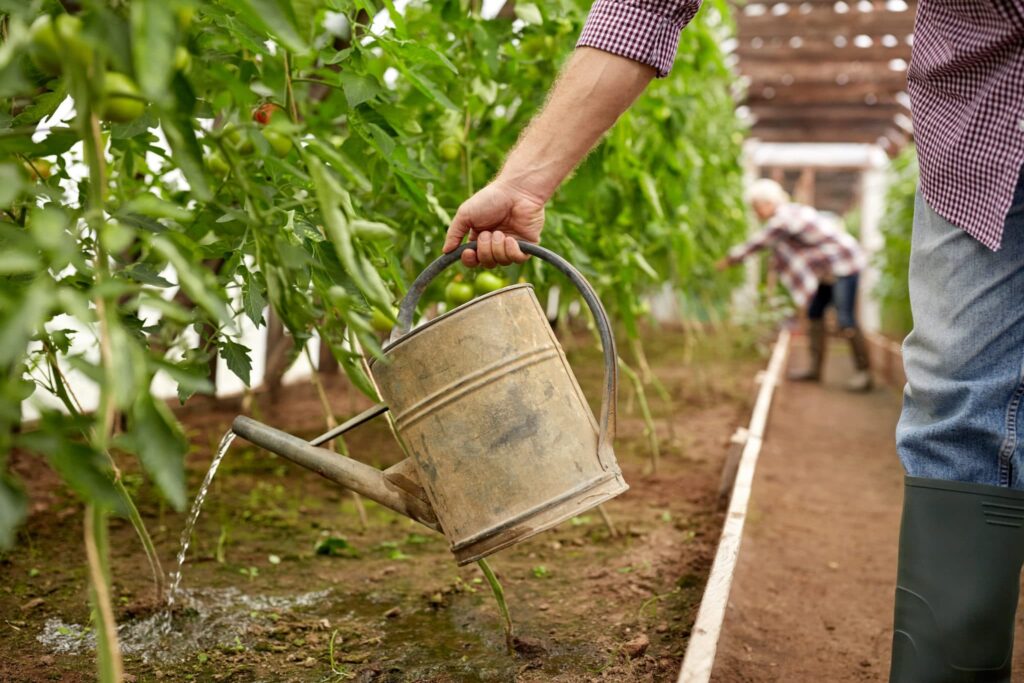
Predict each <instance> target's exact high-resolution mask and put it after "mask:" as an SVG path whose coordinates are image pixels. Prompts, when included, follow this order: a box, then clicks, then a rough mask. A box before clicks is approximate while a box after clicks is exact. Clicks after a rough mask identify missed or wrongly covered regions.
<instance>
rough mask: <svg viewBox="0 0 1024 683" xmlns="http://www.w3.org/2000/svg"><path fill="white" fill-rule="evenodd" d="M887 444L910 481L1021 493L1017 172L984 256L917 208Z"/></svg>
mask: <svg viewBox="0 0 1024 683" xmlns="http://www.w3.org/2000/svg"><path fill="white" fill-rule="evenodd" d="M910 305H911V310H912V312H913V316H914V330H913V331H912V332H911V333H910V335H909V336H908V337H907V339H906V341H905V342H904V344H903V363H904V366H905V369H906V374H907V386H906V389H905V390H904V395H903V413H902V415H901V416H900V421H899V425H898V426H897V428H896V447H897V450H898V451H899V455H900V460H901V461H902V462H903V467H904V468H905V469H906V472H907V474H908V475H910V476H914V477H925V478H929V479H945V480H954V481H964V482H970V483H975V484H988V485H992V486H1005V487H1011V488H1016V489H1024V169H1022V173H1021V177H1020V180H1019V181H1018V183H1017V188H1016V191H1015V193H1014V198H1013V204H1012V207H1011V209H1010V211H1009V213H1008V214H1007V217H1006V223H1005V232H1004V236H1003V247H1002V249H1000V250H999V251H997V252H992V251H990V250H989V249H988V248H986V247H985V246H983V245H982V244H981V243H979V242H977V241H976V240H974V239H973V238H972V237H970V236H969V235H967V234H966V233H965V232H963V231H961V230H960V229H958V228H956V227H955V226H953V225H951V224H950V223H949V222H948V221H947V220H945V219H944V218H942V217H941V216H939V215H938V214H937V213H935V212H934V211H932V209H931V208H930V207H929V206H928V205H927V203H925V201H924V198H923V197H922V196H921V193H920V191H919V192H918V195H917V200H916V205H915V209H914V232H913V238H912V240H911V255H910Z"/></svg>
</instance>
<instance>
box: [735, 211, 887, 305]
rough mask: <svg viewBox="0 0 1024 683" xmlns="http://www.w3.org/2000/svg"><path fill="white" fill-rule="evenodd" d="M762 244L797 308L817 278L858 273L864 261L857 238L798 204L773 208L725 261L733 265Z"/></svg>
mask: <svg viewBox="0 0 1024 683" xmlns="http://www.w3.org/2000/svg"><path fill="white" fill-rule="evenodd" d="M763 249H771V251H772V268H773V269H774V270H775V271H776V272H778V274H779V279H780V280H782V284H783V285H784V286H785V287H786V289H788V290H789V292H790V294H791V295H792V296H793V300H794V301H795V302H796V303H797V305H799V306H801V307H804V306H807V305H808V304H809V303H810V301H811V298H812V297H813V296H814V293H815V292H816V291H817V290H818V285H819V284H820V283H822V282H826V283H832V282H835V281H836V280H837V279H838V278H841V277H845V276H847V275H853V274H854V273H859V272H860V271H861V270H863V269H864V266H865V265H866V264H867V259H866V258H865V256H864V251H863V250H862V249H861V248H860V245H859V244H858V243H857V240H855V239H854V238H853V237H852V236H851V235H850V234H848V233H846V232H844V231H843V230H842V229H840V228H839V227H837V226H836V225H835V223H834V222H833V221H831V220H827V219H825V218H824V217H823V216H822V215H821V214H819V213H818V212H817V211H815V210H814V209H813V208H811V207H809V206H802V205H800V204H785V205H783V206H780V207H779V208H778V209H776V211H775V215H774V216H772V217H771V219H770V220H769V221H768V224H767V225H766V226H765V227H764V229H762V230H761V231H760V232H758V233H757V234H755V235H754V236H753V237H751V238H750V239H749V240H747V241H746V242H744V243H743V244H739V245H737V246H735V247H733V248H732V249H730V250H729V256H728V260H729V262H730V263H732V264H736V263H739V262H740V261H742V260H743V259H745V258H747V257H748V256H749V255H751V254H753V253H754V252H756V251H761V250H763Z"/></svg>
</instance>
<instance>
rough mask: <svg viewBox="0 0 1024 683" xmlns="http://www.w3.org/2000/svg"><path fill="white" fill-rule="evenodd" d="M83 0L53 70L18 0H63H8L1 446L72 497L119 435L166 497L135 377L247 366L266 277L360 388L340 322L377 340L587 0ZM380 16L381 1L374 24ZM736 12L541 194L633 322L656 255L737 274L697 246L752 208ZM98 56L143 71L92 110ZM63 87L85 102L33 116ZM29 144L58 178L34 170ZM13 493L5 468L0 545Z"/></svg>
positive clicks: (275, 302) (0, 240)
mask: <svg viewBox="0 0 1024 683" xmlns="http://www.w3.org/2000/svg"><path fill="white" fill-rule="evenodd" d="M81 5H82V7H81V11H80V12H78V16H79V17H80V18H81V21H82V26H83V28H82V30H81V31H80V32H72V33H68V34H67V35H65V34H62V33H61V32H59V31H58V34H59V35H58V38H59V47H58V52H59V54H60V57H61V61H62V62H63V64H64V70H63V73H62V74H61V75H59V76H55V77H51V76H48V75H46V74H44V73H42V72H41V71H40V70H39V69H38V68H36V66H35V64H34V61H33V59H32V58H31V57H32V55H31V53H32V49H33V48H32V45H33V43H32V41H31V40H30V37H29V26H30V25H31V24H32V23H33V21H35V20H36V19H37V17H39V16H40V15H41V14H51V15H55V16H56V15H60V14H63V13H64V12H65V10H64V8H63V7H62V6H61V5H59V4H58V3H56V2H55V1H54V0H32V1H31V2H25V1H24V0H0V11H2V12H3V13H4V14H5V18H4V21H3V30H4V42H3V45H2V47H0V98H2V99H0V102H2V107H0V160H2V161H0V208H2V210H3V212H2V222H0V283H2V288H0V370H2V372H0V471H3V467H2V465H3V462H4V461H5V460H6V459H7V454H8V453H9V452H10V450H11V449H12V448H15V447H20V448H23V449H28V450H30V451H32V452H35V453H38V454H40V455H41V456H43V457H46V458H47V459H48V460H49V462H50V464H51V465H52V466H53V467H54V468H55V469H56V470H57V471H58V472H59V473H60V474H61V475H62V477H63V478H64V479H65V480H66V481H67V483H68V484H70V485H71V486H72V487H74V488H75V489H76V490H77V491H78V492H79V493H80V494H81V495H82V496H83V497H84V498H85V499H86V500H88V501H91V502H93V503H96V504H98V505H101V506H103V507H104V508H106V509H110V510H113V511H116V512H121V513H125V514H130V501H126V499H125V496H126V494H124V493H123V492H119V490H118V489H117V487H116V477H115V476H114V474H115V472H116V469H115V467H116V462H117V459H118V458H121V457H124V456H129V455H132V454H134V455H135V456H137V457H138V459H139V460H140V462H141V465H142V467H143V469H144V470H145V471H146V472H147V473H148V474H149V475H150V477H151V478H152V480H153V481H154V482H155V483H156V485H157V486H158V487H159V489H160V491H161V492H162V493H163V495H164V497H165V498H166V499H167V500H168V501H169V502H170V503H171V504H172V505H173V506H174V507H175V508H178V509H181V508H182V507H183V506H184V505H185V503H186V491H185V486H184V481H185V479H184V469H183V455H184V451H185V448H186V441H185V439H184V437H183V435H182V431H181V428H180V426H179V425H178V424H177V422H176V420H175V419H174V417H173V415H172V413H171V412H170V410H169V409H168V408H167V406H166V405H165V404H164V403H163V402H162V401H159V400H155V399H154V398H153V397H152V395H151V393H150V386H151V383H152V381H153V377H154V375H155V374H156V373H158V372H164V373H167V374H169V375H170V376H171V377H172V378H174V379H175V380H176V381H177V382H178V384H179V394H180V397H181V399H182V400H186V399H187V398H188V397H189V396H191V395H192V394H194V393H196V392H210V391H211V390H212V388H213V387H212V384H211V383H210V381H209V379H208V376H209V365H210V361H211V358H212V357H213V356H214V355H215V354H220V355H221V356H223V357H224V358H225V360H226V361H227V365H228V367H229V368H230V369H231V370H232V371H233V372H235V373H236V374H237V375H238V376H239V377H241V378H242V379H243V380H244V381H246V382H248V381H249V373H250V368H251V359H250V357H249V356H250V350H249V349H247V348H246V347H244V346H243V345H242V344H241V342H240V340H239V335H238V329H239V325H238V323H239V320H240V319H241V318H242V317H243V316H245V317H247V318H249V319H250V320H251V321H252V322H253V323H255V324H257V325H261V324H264V323H265V320H264V310H265V306H267V305H269V306H271V307H272V308H273V309H274V311H276V313H277V314H278V315H279V316H280V318H281V319H282V320H283V322H284V324H285V326H286V327H287V329H288V331H289V332H290V334H292V335H293V336H294V337H295V338H296V340H297V341H298V342H299V344H300V345H301V343H302V342H304V341H305V340H307V339H308V338H309V337H310V336H311V335H313V334H314V333H319V334H320V335H321V336H322V337H323V338H324V339H325V340H326V341H327V342H328V343H329V344H330V346H331V349H332V351H333V353H334V355H335V356H336V358H337V359H338V360H339V362H340V363H341V365H342V367H343V368H344V369H345V371H346V373H347V374H348V376H349V377H350V379H351V380H352V382H353V383H355V385H357V386H358V387H360V388H361V389H363V390H365V391H368V392H369V391H372V389H371V388H370V387H369V385H368V382H367V379H366V378H365V377H364V376H363V374H362V369H361V366H360V363H359V362H358V356H357V355H356V354H355V353H354V351H353V349H354V348H355V345H354V344H353V342H354V341H356V340H358V342H359V343H360V345H361V346H362V348H364V349H366V350H367V351H369V352H373V351H374V350H375V349H376V348H377V337H376V336H375V335H374V334H373V331H372V329H371V327H370V325H369V318H370V315H371V312H372V310H373V309H374V308H376V309H378V310H379V312H380V313H382V314H384V315H386V316H389V317H390V316H391V315H392V313H391V311H392V308H391V307H392V305H393V304H394V302H396V301H397V299H398V298H400V297H401V295H402V293H403V292H404V290H405V288H406V285H407V283H408V282H409V280H410V278H411V277H412V276H414V275H415V274H416V273H417V272H418V271H419V270H420V269H421V268H422V267H423V266H424V264H426V263H428V262H429V261H431V260H432V259H433V258H434V257H436V256H437V255H438V254H439V250H440V245H441V242H442V238H443V235H444V229H445V227H446V223H447V220H448V216H449V215H450V214H452V213H453V212H454V210H455V208H456V207H457V206H458V205H459V204H460V203H461V201H462V200H463V199H465V198H466V197H467V196H468V195H469V194H470V193H472V192H473V191H474V190H475V189H479V187H481V186H482V185H483V184H484V183H486V182H487V181H488V179H489V178H491V177H492V176H493V175H494V174H495V173H496V172H497V170H498V168H499V166H500V163H501V161H502V158H503V157H504V155H505V154H506V153H507V150H508V149H509V148H510V147H511V146H512V145H513V144H514V142H515V140H516V138H517V136H518V135H519V133H520V131H521V130H522V128H523V127H524V126H525V124H526V123H527V122H528V120H529V119H530V117H531V116H532V115H533V114H535V113H536V111H537V109H538V107H539V106H540V105H541V104H542V102H543V98H544V95H545V93H546V91H547V88H548V86H549V85H550V83H551V82H552V80H553V79H554V77H555V75H556V73H557V71H558V69H559V67H560V65H561V63H562V61H563V60H564V59H565V58H566V57H567V56H568V55H569V54H570V52H571V50H572V47H573V44H574V40H575V37H576V36H577V35H578V33H579V30H580V28H581V26H582V22H583V20H584V18H585V16H586V11H587V9H588V5H589V3H586V2H583V1H579V0H560V1H558V2H552V3H545V4H544V5H543V8H540V7H538V6H537V5H533V4H527V3H519V4H518V5H517V7H516V14H517V16H518V17H519V20H518V21H515V22H513V21H510V20H507V19H500V18H499V19H483V18H482V17H481V16H480V14H479V9H478V6H477V5H474V4H472V3H470V2H467V1H464V0H444V1H439V2H430V3H426V2H413V3H411V4H410V5H409V6H408V7H406V8H405V10H404V11H403V12H398V11H396V9H395V7H394V6H393V5H392V3H391V0H382V2H375V1H371V0H323V1H322V2H314V1H313V0H294V1H289V0H207V1H202V2H199V1H195V2H193V1H191V0H132V1H131V2H128V1H127V0H111V1H110V2H102V1H100V0H85V1H84V2H82V3H81ZM328 12H331V13H340V14H343V15H344V16H345V17H347V19H348V21H347V23H348V25H349V32H350V34H351V35H350V37H346V35H345V30H344V26H341V27H340V28H339V27H338V26H337V23H338V19H337V17H334V22H335V31H334V33H330V32H328V31H327V30H325V28H324V21H325V18H327V16H328ZM374 17H376V18H377V19H378V21H380V20H382V19H383V18H384V17H388V18H389V19H390V24H391V26H385V27H383V28H377V29H373V30H371V29H370V27H369V26H370V24H371V20H372V18H374ZM342 23H345V22H342ZM381 25H382V24H380V23H378V24H375V26H378V27H379V26H381ZM731 28H732V27H731V24H730V21H729V15H728V7H727V6H726V3H725V2H724V0H709V1H708V2H705V5H704V9H703V10H702V11H701V12H700V15H699V17H698V18H697V19H696V20H695V21H694V22H693V24H692V25H691V26H690V27H689V28H688V29H687V30H686V31H685V32H684V33H683V38H682V44H681V46H680V51H679V59H678V61H677V65H676V68H675V70H674V71H673V73H672V74H671V76H670V77H668V78H666V79H662V80H659V81H657V82H656V83H654V84H653V85H652V86H651V88H650V90H649V92H648V93H647V94H646V95H645V96H644V97H643V98H642V100H641V101H640V102H639V103H638V104H637V106H635V107H634V109H633V110H631V111H630V112H629V113H628V114H627V115H626V116H625V117H624V118H623V120H622V121H621V122H620V123H619V124H618V125H617V126H616V128H615V129H614V131H613V132H612V133H611V134H610V136H609V137H608V139H607V140H606V141H605V142H604V144H603V145H602V146H601V147H600V148H599V149H598V150H597V151H596V152H594V153H593V154H592V155H591V156H590V157H589V158H588V159H587V161H586V162H585V163H584V164H583V166H582V167H581V168H580V169H579V171H578V173H577V174H576V176H575V178H574V179H572V180H571V181H569V182H568V183H566V184H565V185H564V187H563V188H562V190H561V191H560V192H559V193H558V195H557V196H556V197H555V198H554V200H553V201H552V203H551V209H550V212H549V214H548V215H549V220H548V227H547V230H546V232H545V244H547V245H548V246H550V247H551V248H553V249H555V250H556V251H559V252H562V253H563V254H564V255H565V256H567V257H568V258H569V259H570V260H571V261H573V262H574V263H576V264H577V266H578V267H580V268H581V269H582V270H584V272H586V273H587V274H588V275H589V276H591V277H592V278H593V281H594V284H595V286H596V287H597V289H598V290H599V293H600V294H601V296H602V298H603V300H604V301H605V302H606V304H607V305H608V307H609V309H610V313H611V315H612V316H613V318H617V319H619V320H621V321H623V322H624V323H625V327H626V329H627V332H628V333H629V334H631V335H634V336H635V335H636V334H637V330H636V319H637V317H638V316H640V315H641V314H642V305H641V295H642V294H644V293H645V292H648V291H652V290H654V289H656V288H658V287H660V286H661V285H662V284H663V283H665V282H669V283H671V284H672V285H674V286H675V287H676V288H678V289H679V290H681V291H685V292H686V293H687V296H688V297H691V298H692V299H693V300H696V301H707V300H714V299H715V298H716V297H719V296H720V295H721V294H723V293H725V292H727V291H728V289H729V287H730V282H731V280H730V279H729V277H730V276H719V275H716V274H715V272H714V269H713V267H712V264H713V263H714V261H715V259H716V258H717V257H718V256H720V255H721V254H722V253H723V252H724V251H725V249H726V248H727V246H728V245H729V244H731V243H733V242H734V241H736V240H737V239H738V238H740V237H741V236H742V235H743V234H744V232H745V226H744V213H743V209H742V205H741V195H740V189H741V188H740V183H741V169H740V165H739V153H740V145H741V143H742V138H743V130H742V127H741V125H740V124H739V122H738V120H737V119H736V117H735V114H734V101H733V93H732V92H731V88H732V87H733V76H732V74H731V73H730V71H729V69H728V68H727V65H726V62H725V57H724V55H723V54H722V52H721V51H720V49H719V44H720V42H721V41H722V39H723V38H725V37H726V36H727V35H728V34H729V32H730V31H731ZM268 41H272V43H270V42H268ZM180 48H184V49H185V50H187V52H188V54H187V55H183V53H182V52H181V50H180ZM183 56H185V57H187V59H186V60H184V61H183V60H182V59H181V58H182V57H183ZM36 61H38V60H36ZM111 71H116V72H120V73H123V74H126V75H128V76H129V77H131V78H132V79H133V80H134V81H135V82H136V83H137V84H138V87H139V91H140V99H141V100H143V101H144V102H145V105H146V109H145V113H144V114H143V115H142V116H141V117H139V118H136V119H134V120H131V121H127V122H123V123H110V122H105V121H103V120H102V117H101V113H102V108H103V106H104V104H105V102H106V101H107V100H109V97H107V96H106V95H105V94H104V92H105V87H106V86H105V82H106V81H107V80H108V79H107V77H106V74H107V73H109V72H111ZM67 97H71V98H73V100H74V104H75V111H76V116H75V117H74V118H73V119H71V120H69V121H67V122H56V123H53V124H52V125H50V126H49V127H48V129H47V130H46V131H45V132H42V131H41V130H37V127H38V124H39V122H40V121H41V120H43V119H44V118H45V117H47V116H48V115H49V114H51V113H52V112H53V111H55V109H56V108H57V107H58V106H59V105H60V103H61V102H62V101H64V100H65V99H66V98H67ZM129 99H131V98H129ZM267 102H274V103H277V104H279V105H280V106H281V108H282V112H281V113H279V114H277V115H275V116H274V117H273V120H272V123H271V128H272V130H273V131H275V133H276V134H277V137H278V141H280V138H281V137H282V136H285V137H287V139H288V140H290V142H291V145H290V147H291V149H290V151H287V149H286V150H285V151H287V153H286V154H284V155H283V156H279V155H278V154H277V153H275V150H274V148H273V147H272V146H271V145H270V144H268V140H267V138H266V137H265V136H264V135H263V134H261V131H262V130H263V127H262V126H261V125H260V124H258V123H255V122H254V121H253V119H252V112H253V110H254V109H255V108H256V107H258V106H260V105H261V104H264V103H267ZM162 141H166V145H165V144H163V142H162ZM250 147H251V151H249V148H250ZM285 147H286V148H287V147H288V145H287V143H286V144H285ZM43 158H45V159H46V160H48V161H49V163H50V164H51V165H52V175H51V176H50V177H48V178H44V177H42V176H44V175H46V174H45V173H42V174H39V176H40V177H35V176H36V174H35V173H33V172H31V170H30V167H31V165H32V164H33V163H34V162H35V160H39V159H43ZM75 159H77V160H80V161H82V162H84V163H85V167H86V168H88V171H89V172H88V174H82V173H80V172H76V171H75V169H76V168H79V169H80V168H82V166H81V164H80V163H79V164H78V165H77V166H76V165H75V164H73V163H70V162H71V160H75ZM36 170H38V169H36ZM523 268H524V269H525V272H523V273H514V274H513V277H518V276H520V275H522V276H525V277H526V278H527V279H528V280H529V281H531V282H533V283H535V284H536V285H537V287H538V288H540V289H543V288H545V287H547V286H549V285H550V284H552V283H554V282H556V279H555V277H554V276H553V275H551V273H550V272H548V271H545V270H544V269H543V268H542V267H540V266H539V265H538V264H537V263H534V262H531V263H529V264H527V265H526V266H524V267H523ZM732 277H735V275H734V276H732ZM444 284H445V283H444V282H439V283H438V284H437V286H436V287H435V288H434V289H433V290H432V292H431V293H430V297H432V298H433V300H439V299H440V298H441V296H440V294H439V293H440V292H441V291H442V289H443V287H444ZM178 286H180V290H179V289H178ZM61 316H70V317H71V318H74V319H76V320H78V321H80V322H82V323H84V324H86V325H87V327H88V329H89V330H90V334H91V335H93V336H94V339H93V340H92V341H94V343H95V346H96V347H97V348H98V349H99V353H98V358H97V357H96V356H91V355H84V354H69V349H70V345H69V336H70V335H71V334H72V333H71V332H70V331H67V328H66V326H65V325H64V324H63V323H62V322H61V321H62V320H66V318H62V317H61ZM197 340H198V341H197ZM67 367H71V368H74V369H76V370H77V371H79V372H81V373H83V374H84V375H85V376H86V377H88V378H89V380H90V381H91V382H93V383H94V384H95V385H96V388H97V389H98V392H99V395H100V407H99V409H98V410H97V411H96V412H95V413H93V414H81V415H77V416H75V417H70V418H69V417H67V416H66V415H65V413H66V412H72V413H76V412H78V411H76V410H75V408H76V405H75V399H74V397H73V396H69V395H68V394H67V392H66V389H65V386H64V382H63V377H62V376H61V374H60V372H59V370H60V368H67ZM34 392H48V393H51V394H53V395H54V396H57V397H58V398H60V400H61V402H62V403H63V404H64V406H65V408H66V410H65V411H57V410H54V409H47V410H44V414H43V417H42V419H41V420H40V423H39V426H38V428H37V429H35V430H34V431H32V432H31V433H28V434H23V435H20V436H17V435H15V431H16V427H17V425H18V424H19V423H20V419H21V418H20V415H21V404H22V402H23V401H26V400H29V399H30V397H31V396H32V395H33V393H34ZM119 415H123V416H124V417H125V428H124V429H123V430H115V429H114V425H115V424H116V423H117V419H116V418H117V416H119ZM24 509H25V500H24V495H23V494H22V493H21V491H20V488H19V486H18V484H17V482H15V481H14V479H13V478H12V477H11V476H10V475H9V474H6V475H3V479H2V482H0V545H10V543H11V542H12V541H13V538H14V529H15V528H16V526H17V524H18V523H19V521H20V520H21V519H22V518H23V516H24Z"/></svg>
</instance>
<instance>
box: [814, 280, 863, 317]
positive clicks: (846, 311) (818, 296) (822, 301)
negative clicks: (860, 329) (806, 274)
mask: <svg viewBox="0 0 1024 683" xmlns="http://www.w3.org/2000/svg"><path fill="white" fill-rule="evenodd" d="M859 280H860V273H854V274H853V275H847V276H846V277H841V278H839V279H838V280H836V282H835V284H826V283H824V282H823V283H821V284H819V285H818V291H817V292H815V293H814V298H813V299H811V303H810V305H809V306H808V307H807V317H808V318H810V319H811V320H821V319H822V318H823V317H824V316H825V309H826V308H828V305H829V304H830V303H835V306H836V318H837V319H838V322H839V327H840V328H841V329H844V330H849V329H852V328H854V327H857V317H856V314H855V309H856V306H857V283H858V281H859Z"/></svg>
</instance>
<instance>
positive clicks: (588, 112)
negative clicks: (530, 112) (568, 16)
mask: <svg viewBox="0 0 1024 683" xmlns="http://www.w3.org/2000/svg"><path fill="white" fill-rule="evenodd" d="M654 74H655V70H654V67H651V66H647V65H646V64H641V63H640V62H635V61H633V60H631V59H626V58H625V57H620V56H618V55H613V54H611V53H609V52H602V51H601V50H596V49H594V48H589V47H581V48H578V49H577V50H576V51H575V52H574V53H573V56H572V58H571V59H570V60H569V63H568V65H567V66H566V68H565V70H564V71H563V72H562V76H561V78H560V79H559V81H558V83H557V84H556V85H555V87H554V88H553V89H552V92H551V97H550V98H549V99H548V103H547V105H546V106H545V107H544V111H543V112H541V113H540V114H539V115H538V116H537V117H536V118H534V120H533V121H532V122H531V123H530V126H529V127H528V128H527V130H526V133H524V134H523V137H522V139H520V141H519V144H518V145H516V147H515V149H514V150H512V153H511V154H509V156H508V158H507V159H506V160H505V165H504V166H503V167H502V169H501V173H499V174H498V178H497V179H496V180H495V181H494V182H492V183H491V184H490V185H488V186H487V187H485V188H484V189H482V190H480V191H479V192H477V193H476V194H475V195H473V196H472V197H470V198H469V199H468V200H466V202H465V203H464V204H463V205H462V206H461V207H459V212H458V213H457V214H456V215H455V219H454V220H453V221H452V224H451V226H450V227H449V228H448V237H447V239H446V240H445V243H444V251H445V253H447V252H450V251H451V250H453V249H455V248H456V247H457V246H459V243H460V242H461V241H462V238H463V237H465V236H466V235H467V234H468V235H469V238H470V239H471V240H473V239H475V240H477V249H476V251H475V252H474V251H470V250H466V251H464V252H462V262H463V263H464V264H466V265H467V266H470V267H473V266H478V265H480V266H483V267H485V268H493V267H494V266H504V265H508V264H510V263H522V262H523V261H525V260H526V258H527V257H526V255H525V254H523V252H522V250H521V249H520V248H519V245H517V244H516V242H515V240H516V238H519V239H521V240H526V241H527V242H533V243H537V242H539V241H540V231H541V230H542V229H543V228H544V203H545V202H546V201H547V200H548V198H550V197H551V195H553V194H554V193H555V190H556V189H557V188H558V185H559V184H560V183H561V182H562V181H563V180H564V179H565V177H566V176H567V175H568V174H569V172H570V171H572V169H573V168H575V166H576V164H578V163H579V162H580V161H581V160H582V159H583V157H584V156H585V155H586V154H587V152H589V151H590V149H591V148H592V147H593V146H594V145H595V144H596V143H597V141H598V140H599V139H600V138H601V136H602V135H604V133H605V131H607V130H608V129H609V128H610V127H611V125H612V124H613V123H615V120H616V119H617V118H618V117H619V115H620V114H621V113H622V112H624V111H625V110H626V108H627V107H629V105H630V104H632V103H633V100H635V99H636V98H637V97H638V96H639V95H640V93H641V92H643V90H644V88H645V87H646V86H647V84H648V83H649V82H650V81H651V79H652V78H654Z"/></svg>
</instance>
